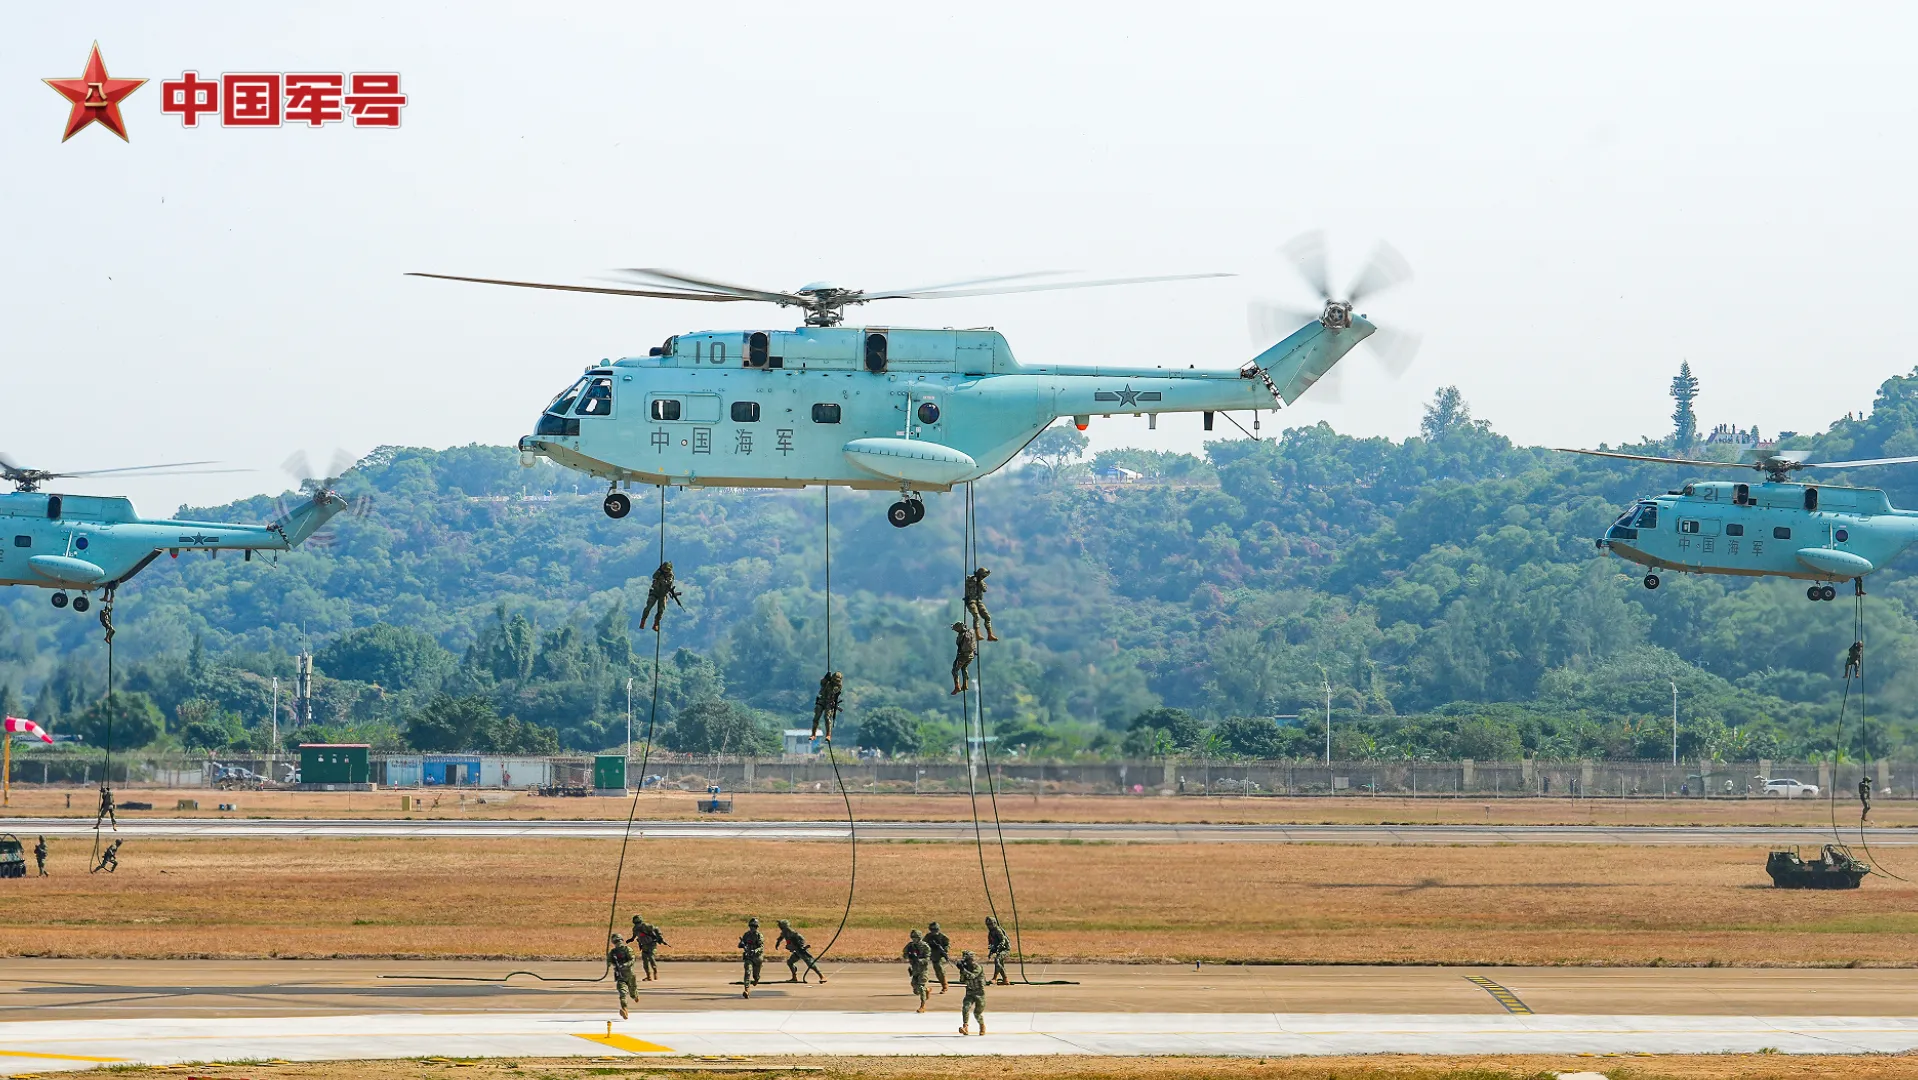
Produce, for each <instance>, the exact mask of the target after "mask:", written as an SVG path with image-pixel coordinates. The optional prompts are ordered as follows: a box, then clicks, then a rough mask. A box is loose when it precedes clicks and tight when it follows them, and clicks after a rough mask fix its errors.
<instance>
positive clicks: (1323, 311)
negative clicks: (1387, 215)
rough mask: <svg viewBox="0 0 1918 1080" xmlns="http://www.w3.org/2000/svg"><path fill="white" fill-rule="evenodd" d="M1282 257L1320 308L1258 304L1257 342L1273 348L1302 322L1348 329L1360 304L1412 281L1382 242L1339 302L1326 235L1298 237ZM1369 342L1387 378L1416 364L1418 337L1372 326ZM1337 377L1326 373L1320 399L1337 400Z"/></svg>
mask: <svg viewBox="0 0 1918 1080" xmlns="http://www.w3.org/2000/svg"><path fill="white" fill-rule="evenodd" d="M1279 253H1280V254H1281V255H1284V256H1285V257H1286V260H1287V261H1288V262H1290V263H1291V264H1292V266H1293V268H1294V269H1296V270H1297V271H1298V274H1299V277H1300V278H1301V279H1303V280H1304V282H1305V284H1306V286H1307V287H1309V288H1310V289H1311V290H1312V291H1313V292H1314V293H1316V294H1317V295H1318V298H1319V307H1318V308H1317V309H1316V310H1313V309H1310V308H1304V307H1299V306H1297V305H1287V304H1280V303H1269V302H1264V301H1254V302H1253V303H1252V304H1251V305H1249V307H1248V308H1247V313H1246V314H1247V325H1248V326H1249V328H1250V329H1251V332H1252V339H1253V342H1254V344H1258V345H1270V344H1272V343H1273V342H1275V341H1279V340H1281V339H1283V338H1285V337H1286V336H1287V335H1289V334H1291V333H1293V332H1294V331H1296V330H1297V329H1298V328H1299V324H1301V323H1307V322H1312V321H1315V320H1316V321H1317V322H1318V323H1319V324H1320V325H1321V326H1323V327H1325V328H1326V329H1327V330H1334V331H1337V330H1347V329H1350V328H1351V326H1352V319H1353V313H1354V311H1355V309H1356V305H1357V304H1358V303H1359V302H1360V301H1362V300H1364V299H1365V298H1367V297H1369V296H1373V295H1376V294H1378V293H1381V292H1384V291H1385V290H1387V289H1390V288H1392V287H1393V286H1395V285H1402V284H1404V283H1405V282H1407V281H1410V280H1412V268H1411V265H1410V264H1409V263H1407V262H1406V261H1405V257H1404V256H1403V255H1400V254H1399V253H1398V251H1397V250H1396V249H1395V248H1393V247H1392V246H1391V245H1390V244H1386V243H1384V242H1380V244H1379V246H1378V247H1377V248H1375V249H1373V251H1372V257H1371V259H1370V260H1369V261H1367V262H1366V264H1365V266H1364V267H1363V268H1361V269H1360V270H1359V272H1358V275H1357V276H1356V277H1354V278H1353V279H1352V284H1351V285H1349V286H1347V287H1346V289H1345V295H1344V296H1343V297H1342V298H1341V297H1340V296H1338V295H1337V294H1335V293H1334V292H1333V290H1332V272H1331V267H1330V264H1329V262H1328V260H1327V258H1326V243H1325V234H1324V233H1322V232H1318V231H1316V230H1315V231H1313V232H1308V233H1302V234H1300V235H1298V236H1295V237H1293V238H1292V239H1291V240H1289V241H1287V242H1286V243H1285V244H1284V245H1283V246H1281V247H1280V248H1279ZM1366 344H1368V345H1370V346H1371V347H1372V352H1373V355H1374V356H1375V357H1376V358H1377V359H1378V362H1379V366H1380V367H1382V368H1383V369H1384V370H1385V373H1386V375H1387V376H1389V377H1390V378H1393V379H1397V378H1400V377H1402V376H1403V375H1404V374H1405V373H1406V371H1407V370H1409V369H1410V368H1411V366H1412V361H1413V360H1414V359H1415V358H1416V357H1417V356H1418V350H1419V336H1418V335H1417V334H1413V333H1408V332H1406V331H1403V330H1394V329H1391V328H1389V327H1385V326H1378V325H1376V324H1374V329H1373V331H1372V333H1371V335H1370V336H1369V337H1367V338H1366ZM1335 378H1336V376H1335V375H1330V374H1329V373H1328V377H1327V378H1324V379H1321V380H1320V382H1319V387H1320V393H1321V395H1322V396H1324V397H1326V398H1328V399H1331V400H1336V395H1337V385H1336V383H1333V385H1327V384H1328V383H1332V382H1333V379H1335ZM1327 391H1330V393H1327Z"/></svg>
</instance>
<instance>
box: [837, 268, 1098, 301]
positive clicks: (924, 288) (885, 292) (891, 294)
mask: <svg viewBox="0 0 1918 1080" xmlns="http://www.w3.org/2000/svg"><path fill="white" fill-rule="evenodd" d="M1072 272H1073V271H1070V270H1034V271H1031V272H1030V273H1025V274H1000V275H998V276H997V277H981V278H967V279H966V280H964V281H946V282H941V283H940V284H938V285H914V286H913V287H912V288H910V289H861V290H859V296H860V299H862V300H903V299H906V298H909V297H912V296H914V295H915V294H918V293H926V292H935V291H938V290H941V289H957V288H959V287H960V286H962V285H991V284H995V283H997V282H1001V281H1022V280H1024V279H1026V278H1036V277H1054V276H1056V275H1059V274H1069V273H1072Z"/></svg>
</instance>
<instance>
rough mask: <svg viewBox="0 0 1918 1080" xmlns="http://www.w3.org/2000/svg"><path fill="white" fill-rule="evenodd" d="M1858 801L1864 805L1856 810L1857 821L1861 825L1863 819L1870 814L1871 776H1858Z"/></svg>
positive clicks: (1863, 821)
mask: <svg viewBox="0 0 1918 1080" xmlns="http://www.w3.org/2000/svg"><path fill="white" fill-rule="evenodd" d="M1858 801H1859V802H1860V803H1862V804H1863V805H1864V809H1862V810H1860V811H1859V812H1858V823H1859V824H1860V825H1863V824H1864V823H1865V819H1866V818H1869V817H1870V816H1871V777H1869V776H1861V777H1859V778H1858Z"/></svg>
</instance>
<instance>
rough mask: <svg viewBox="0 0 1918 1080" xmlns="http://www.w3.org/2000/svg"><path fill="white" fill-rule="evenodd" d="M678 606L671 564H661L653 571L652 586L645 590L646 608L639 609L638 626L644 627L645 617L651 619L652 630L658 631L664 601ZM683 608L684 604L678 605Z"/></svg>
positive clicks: (663, 609)
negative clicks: (649, 615) (648, 616)
mask: <svg viewBox="0 0 1918 1080" xmlns="http://www.w3.org/2000/svg"><path fill="white" fill-rule="evenodd" d="M668 600H671V601H672V602H673V603H675V604H679V589H678V588H676V587H675V586H674V585H673V564H672V563H669V562H663V563H660V564H659V569H657V570H655V571H653V584H652V586H651V587H650V588H648V589H647V590H646V606H645V607H643V608H640V609H639V625H640V626H642V627H643V626H645V625H646V616H647V615H648V614H651V615H652V617H653V629H654V630H658V629H659V620H660V619H661V618H663V617H665V615H666V601H668ZM679 606H680V607H681V608H684V607H685V606H686V605H685V604H679Z"/></svg>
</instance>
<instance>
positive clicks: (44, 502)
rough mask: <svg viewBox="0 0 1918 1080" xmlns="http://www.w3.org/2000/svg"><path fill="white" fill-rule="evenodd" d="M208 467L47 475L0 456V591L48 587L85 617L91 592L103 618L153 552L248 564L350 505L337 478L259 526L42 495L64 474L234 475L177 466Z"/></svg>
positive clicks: (118, 502) (311, 488)
mask: <svg viewBox="0 0 1918 1080" xmlns="http://www.w3.org/2000/svg"><path fill="white" fill-rule="evenodd" d="M209 464H213V463H212V462H205V461H185V462H175V463H173V464H170V465H143V466H135V467H133V468H125V469H96V470H92V471H88V472H49V471H47V470H45V469H31V468H24V467H22V466H19V465H16V464H14V463H13V462H12V461H10V460H8V459H7V458H5V457H0V480H4V481H6V482H9V483H11V484H12V485H13V491H12V492H10V493H7V494H0V585H32V586H37V587H39V588H42V589H51V590H53V606H54V607H57V608H64V607H67V606H68V605H69V604H71V606H72V608H73V610H75V611H86V610H87V609H88V607H90V606H91V601H90V600H89V599H88V597H89V596H91V595H92V594H93V593H95V592H98V593H100V594H101V605H102V609H103V610H102V617H103V618H104V617H105V609H106V608H107V607H109V606H111V604H112V603H113V595H114V591H115V590H116V589H118V588H119V587H120V586H121V585H124V584H126V582H127V581H128V579H130V578H132V577H133V575H135V574H137V573H139V572H140V571H142V570H144V569H146V568H147V566H148V565H149V564H151V563H152V562H153V560H155V559H157V558H159V557H160V556H161V555H171V556H172V557H174V558H178V557H179V555H180V553H181V552H182V551H204V552H206V553H207V554H208V555H209V556H212V555H214V554H216V553H218V552H220V551H241V552H244V553H245V554H244V558H246V559H249V560H250V559H252V558H253V553H254V552H256V551H291V550H292V549H294V548H296V547H298V546H299V545H300V544H301V543H302V542H304V541H306V540H307V539H308V538H309V537H311V536H312V535H313V534H314V532H316V531H317V530H318V529H319V528H320V526H322V525H324V524H326V523H327V521H328V520H330V519H331V518H332V517H333V516H334V515H335V514H337V513H339V512H340V511H341V510H344V509H347V507H348V504H347V501H346V500H345V499H344V498H342V497H341V496H340V495H339V494H338V493H337V492H335V491H334V490H333V483H334V482H335V481H337V479H338V478H337V477H328V478H326V479H324V480H308V481H304V482H303V483H302V485H301V494H302V495H303V498H302V499H300V500H299V501H298V503H297V504H296V505H292V506H286V505H282V508H281V512H280V514H279V515H278V516H276V517H275V518H274V519H273V520H272V521H269V522H267V523H266V524H264V525H234V524H227V523H224V522H212V521H176V520H173V519H171V518H145V517H141V516H140V515H139V514H138V513H137V512H135V511H134V509H133V502H132V500H130V499H127V498H124V497H121V496H117V495H61V494H51V493H46V492H42V491H41V490H40V489H41V487H42V486H43V485H45V484H46V483H47V482H49V481H52V480H63V479H69V478H80V477H95V476H109V475H111V476H119V475H128V474H141V473H144V474H147V475H155V476H167V475H173V476H177V475H182V474H183V472H232V471H240V470H225V469H187V468H185V467H187V466H198V465H209ZM69 593H77V594H78V595H73V596H69Z"/></svg>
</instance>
